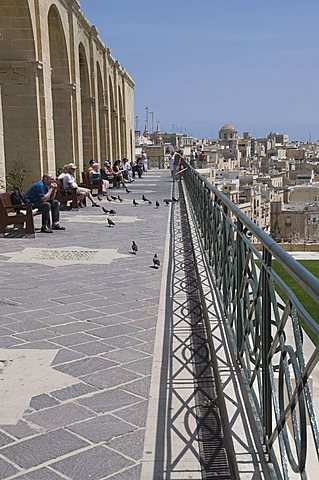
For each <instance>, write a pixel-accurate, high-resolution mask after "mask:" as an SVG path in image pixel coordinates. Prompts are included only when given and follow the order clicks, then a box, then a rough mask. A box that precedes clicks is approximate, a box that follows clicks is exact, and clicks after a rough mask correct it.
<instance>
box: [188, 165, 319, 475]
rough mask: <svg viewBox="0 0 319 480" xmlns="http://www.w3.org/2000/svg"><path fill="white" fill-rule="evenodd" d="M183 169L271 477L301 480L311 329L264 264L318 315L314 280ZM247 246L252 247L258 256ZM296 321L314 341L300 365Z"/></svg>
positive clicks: (318, 286)
mask: <svg viewBox="0 0 319 480" xmlns="http://www.w3.org/2000/svg"><path fill="white" fill-rule="evenodd" d="M184 168H185V169H186V170H185V172H184V178H185V184H186V187H187V192H188V195H189V198H190V203H191V205H192V209H193V211H194V214H195V217H196V220H197V224H198V227H199V230H200V232H201V235H202V243H203V248H204V251H205V252H206V256H207V259H208V264H209V265H210V269H211V273H212V275H213V276H214V279H215V283H216V285H217V287H218V289H219V293H220V298H221V302H222V304H223V313H224V316H225V320H226V321H227V324H228V327H229V329H230V331H231V332H232V334H233V338H234V344H235V345H236V351H235V352H234V354H235V355H236V358H237V361H238V364H239V366H240V369H241V371H242V374H243V377H244V379H245V382H246V384H247V385H248V387H249V391H250V395H251V399H252V401H253V403H254V411H257V412H258V413H259V415H258V418H256V419H255V420H256V424H257V428H258V431H259V432H261V438H260V439H261V441H262V442H263V443H264V445H265V447H266V451H267V453H268V455H269V462H270V463H271V464H272V465H273V468H274V471H275V478H276V479H279V480H281V479H283V480H288V478H289V476H290V474H291V472H292V471H293V472H295V473H298V474H299V475H300V478H302V479H306V478H308V477H307V473H306V469H307V468H306V467H307V453H308V447H307V440H308V436H309V432H308V433H307V416H308V418H309V422H310V425H311V433H312V435H311V437H312V438H311V439H312V442H313V446H314V448H315V451H316V453H317V457H319V431H318V424H317V419H316V415H315V411H314V405H313V400H312V396H311V389H310V384H309V377H310V374H311V373H312V372H313V370H314V368H315V366H316V365H317V363H318V361H319V325H318V324H317V323H316V321H315V320H314V319H313V318H312V317H311V315H310V314H309V313H308V312H307V311H306V309H305V308H304V306H303V305H302V304H301V303H300V301H299V300H298V299H297V297H296V295H295V294H294V293H293V292H292V290H291V289H290V288H289V286H288V285H286V284H285V283H284V282H283V280H282V279H281V278H280V277H279V276H278V275H277V274H276V273H275V272H274V270H273V269H272V259H273V258H274V259H276V260H277V261H278V262H279V263H280V265H281V266H282V267H283V268H284V269H285V270H286V271H287V272H288V273H289V274H290V275H291V276H292V277H293V278H294V279H295V280H297V282H298V283H299V284H300V285H301V286H302V288H303V289H304V290H305V291H306V292H307V293H308V294H309V295H310V296H311V298H312V299H313V300H314V301H315V302H316V303H317V304H318V308H319V281H318V279H317V278H316V277H314V276H313V275H312V274H311V273H310V272H309V271H308V270H306V269H305V268H304V267H303V266H301V265H300V264H299V263H298V262H297V261H295V260H294V259H293V258H292V257H291V256H290V255H288V254H287V253H286V252H285V251H284V250H283V249H282V248H281V247H280V246H279V245H278V244H277V243H276V242H275V241H274V240H273V239H271V238H270V237H269V236H268V235H267V234H266V233H265V232H264V231H263V230H262V229H261V228H260V227H258V226H257V225H256V224H255V223H254V222H253V221H252V220H250V219H249V218H248V217H247V216H246V215H245V214H244V213H243V212H242V211H241V210H240V209H239V208H238V207H237V206H236V205H235V204H234V203H233V202H231V201H230V199H229V198H228V197H227V196H226V195H225V194H224V193H222V192H221V191H219V190H217V189H216V188H215V187H214V186H213V185H211V184H210V183H209V182H208V181H207V180H206V179H205V178H204V177H203V176H201V175H200V174H199V173H198V172H197V171H196V170H195V169H194V168H192V167H191V166H189V165H188V164H187V163H186V162H184ZM252 239H256V240H257V241H258V242H259V244H260V245H261V247H262V253H260V252H259V251H258V249H257V248H256V244H255V243H254V242H253V241H252ZM256 257H257V259H258V260H259V261H260V265H258V266H257V265H256ZM278 287H280V288H281V289H282V290H283V291H284V294H285V295H284V296H285V299H281V298H279V296H278V294H277V290H278ZM300 321H302V322H303V324H304V325H305V328H308V329H309V330H311V332H312V334H313V336H314V337H315V338H316V339H317V341H318V345H317V346H313V352H311V354H310V355H309V358H308V359H307V361H306V360H305V358H304V349H303V342H304V339H303V336H304V332H303V329H302V327H301V323H300ZM287 334H290V337H291V338H290V341H289V342H288V341H287ZM277 376H278V378H277ZM290 423H291V425H290ZM288 426H290V429H291V431H292V434H291V439H290V433H289V431H288ZM309 440H310V439H309Z"/></svg>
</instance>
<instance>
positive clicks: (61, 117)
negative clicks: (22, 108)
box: [48, 5, 74, 167]
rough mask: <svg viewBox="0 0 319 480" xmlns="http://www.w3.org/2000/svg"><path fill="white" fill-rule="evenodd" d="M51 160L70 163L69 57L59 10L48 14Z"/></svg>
mask: <svg viewBox="0 0 319 480" xmlns="http://www.w3.org/2000/svg"><path fill="white" fill-rule="evenodd" d="M48 28H49V47H50V65H51V70H52V76H51V89H52V108H53V125H54V144H55V161H56V165H57V166H58V167H62V165H64V164H65V163H68V162H73V161H74V159H73V136H72V100H71V96H72V93H73V90H72V88H71V85H70V69H69V58H68V51H67V46H66V40H65V34H64V30H63V25H62V21H61V17H60V14H59V11H58V9H57V7H56V6H55V5H52V6H51V8H50V10H49V13H48Z"/></svg>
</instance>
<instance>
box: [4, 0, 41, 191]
mask: <svg viewBox="0 0 319 480" xmlns="http://www.w3.org/2000/svg"><path fill="white" fill-rule="evenodd" d="M0 25H1V40H0V61H1V102H0V103H1V104H2V120H3V121H2V122H0V125H1V124H2V132H0V135H1V136H2V138H3V147H4V158H3V157H2V163H4V165H2V167H3V168H2V169H1V170H2V171H4V170H5V171H6V173H7V174H8V173H10V172H12V171H14V170H15V169H16V168H18V169H22V168H23V169H24V170H25V171H26V178H25V184H24V185H23V187H24V188H25V187H26V186H27V184H28V183H29V182H30V181H32V180H35V179H36V178H39V177H40V176H41V174H42V155H41V149H40V128H39V115H38V101H37V98H38V92H37V76H38V75H41V74H42V72H41V65H39V64H37V62H36V61H35V60H36V53H35V43H34V35H33V26H32V21H31V15H30V10H29V5H28V2H27V0H12V1H10V2H8V1H7V0H0ZM0 161H1V159H0ZM4 167H5V168H4Z"/></svg>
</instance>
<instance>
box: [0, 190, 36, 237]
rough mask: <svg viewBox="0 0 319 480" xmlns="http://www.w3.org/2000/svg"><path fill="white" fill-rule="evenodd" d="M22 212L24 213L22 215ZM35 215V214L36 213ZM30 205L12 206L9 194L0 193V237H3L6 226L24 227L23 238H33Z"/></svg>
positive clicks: (33, 231)
mask: <svg viewBox="0 0 319 480" xmlns="http://www.w3.org/2000/svg"><path fill="white" fill-rule="evenodd" d="M21 210H23V211H24V212H25V213H22V212H21ZM36 214H37V213H36ZM36 214H34V213H33V211H32V205H30V204H24V203H22V204H21V205H12V201H11V193H9V192H7V193H0V237H4V236H5V234H6V231H7V226H8V225H24V224H25V236H26V237H32V238H34V237H35V230H34V221H33V217H34V215H36Z"/></svg>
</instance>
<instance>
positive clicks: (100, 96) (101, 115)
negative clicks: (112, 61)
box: [96, 62, 107, 162]
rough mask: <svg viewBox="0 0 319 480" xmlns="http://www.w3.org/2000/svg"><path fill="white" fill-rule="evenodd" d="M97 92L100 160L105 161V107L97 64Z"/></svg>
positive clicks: (100, 75)
mask: <svg viewBox="0 0 319 480" xmlns="http://www.w3.org/2000/svg"><path fill="white" fill-rule="evenodd" d="M96 70H97V92H98V102H99V103H98V109H99V110H98V112H99V132H100V160H101V162H104V161H105V160H107V131H106V125H107V122H106V105H105V96H104V89H103V81H102V74H101V68H100V65H99V63H98V62H97V66H96Z"/></svg>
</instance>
